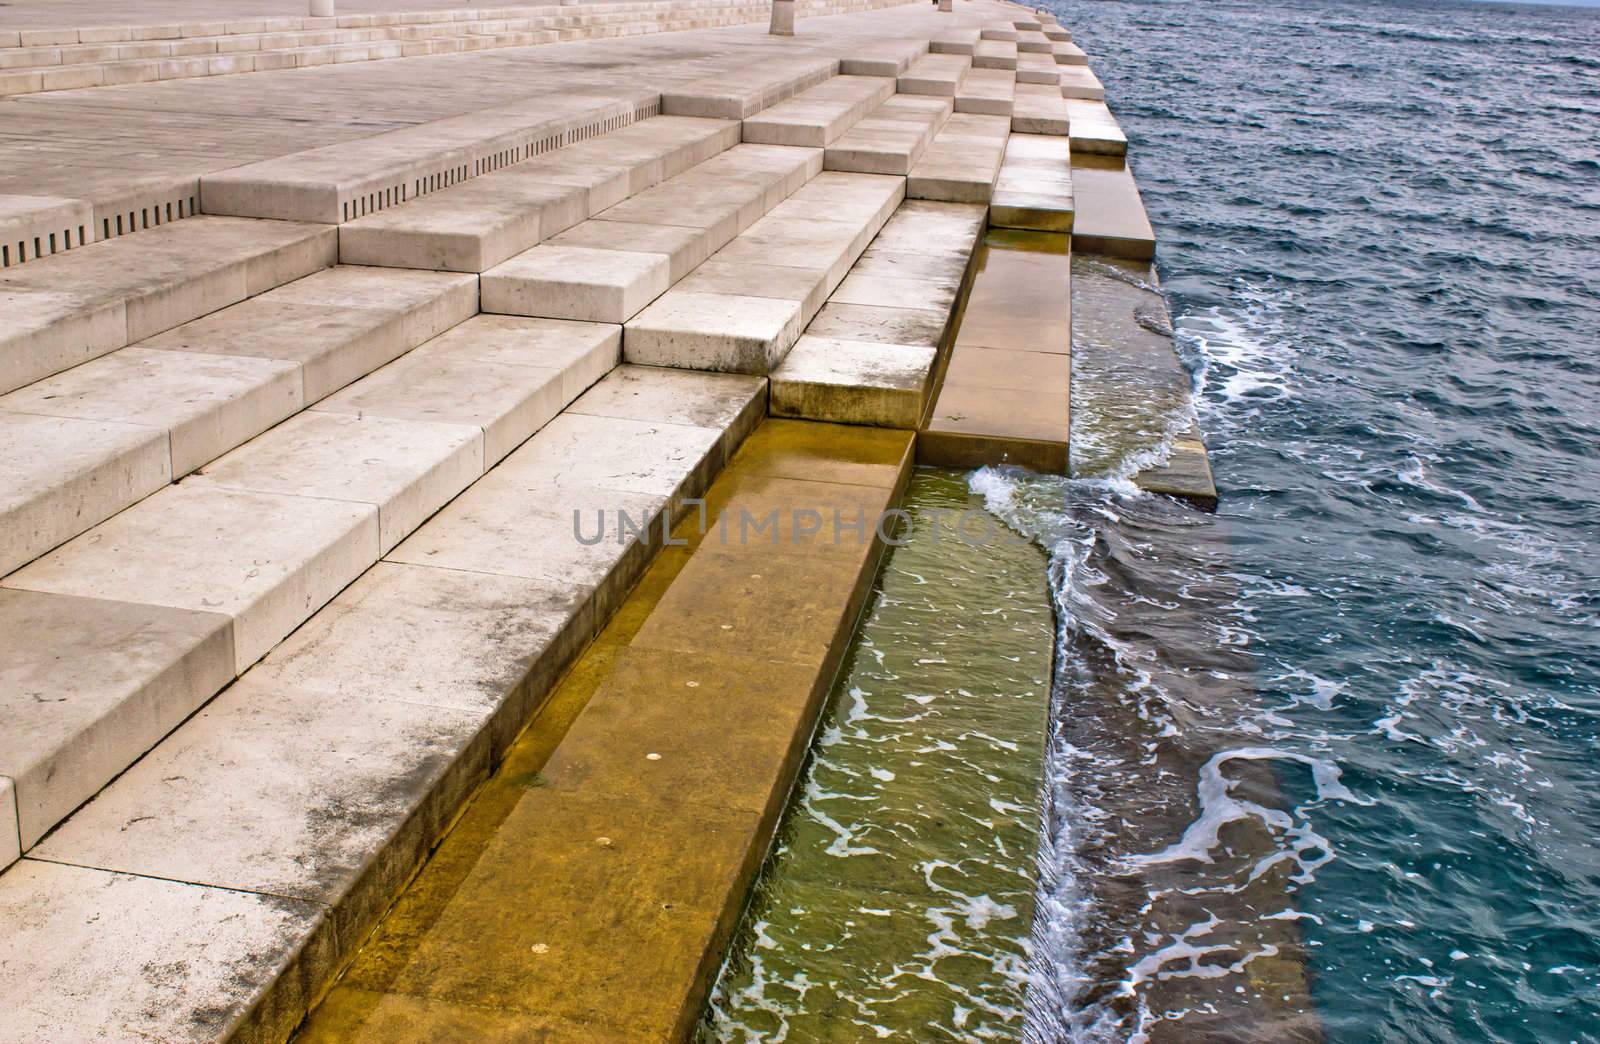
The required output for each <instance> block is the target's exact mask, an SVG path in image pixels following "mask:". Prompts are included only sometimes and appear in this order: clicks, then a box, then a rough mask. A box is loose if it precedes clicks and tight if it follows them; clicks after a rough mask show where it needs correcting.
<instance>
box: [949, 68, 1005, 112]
mask: <svg viewBox="0 0 1600 1044" xmlns="http://www.w3.org/2000/svg"><path fill="white" fill-rule="evenodd" d="M1016 82H1017V75H1016V73H1015V72H1014V71H1012V70H1009V69H974V70H972V71H971V72H969V73H967V78H966V79H965V80H963V81H961V89H960V90H959V91H957V92H956V111H957V112H970V113H976V114H979V115H983V116H1010V115H1011V110H1012V108H1013V106H1014V104H1015V102H1014V98H1015V94H1016Z"/></svg>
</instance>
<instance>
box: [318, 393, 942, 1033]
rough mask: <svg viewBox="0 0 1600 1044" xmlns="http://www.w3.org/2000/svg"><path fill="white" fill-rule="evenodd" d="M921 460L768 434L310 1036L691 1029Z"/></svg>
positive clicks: (882, 448)
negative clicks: (892, 519)
mask: <svg viewBox="0 0 1600 1044" xmlns="http://www.w3.org/2000/svg"><path fill="white" fill-rule="evenodd" d="M909 465H910V436H909V433H905V432H885V431H864V430H861V429H842V430H841V429H839V428H834V427H830V426H824V425H813V424H804V423H799V422H792V421H768V422H767V423H766V424H764V425H762V426H761V427H760V428H758V429H757V430H756V432H755V433H754V434H753V435H752V436H751V437H750V438H749V439H748V440H747V441H746V443H745V445H744V446H743V447H742V448H741V449H740V451H739V452H738V453H737V454H736V455H735V456H734V458H733V460H732V461H731V463H730V465H729V467H728V469H727V471H726V472H724V474H723V475H722V476H721V477H720V478H719V479H718V480H717V482H716V483H714V484H713V485H712V487H711V489H710V491H709V492H708V494H707V497H706V500H707V506H706V516H705V517H706V524H705V526H704V527H703V529H702V527H701V526H700V525H699V524H698V522H697V520H696V519H694V518H693V517H691V518H690V519H689V520H686V522H685V524H684V525H683V526H682V527H680V531H679V533H680V536H681V538H682V539H684V540H685V541H686V542H687V544H686V546H682V547H675V548H670V549H667V550H665V551H664V552H663V554H662V555H661V557H660V558H659V559H658V560H657V561H656V563H655V564H654V565H653V566H652V567H651V568H650V570H649V571H647V572H646V574H645V575H644V577H643V579H642V580H641V582H640V584H639V587H638V588H637V589H636V590H635V592H634V593H633V594H632V595H631V596H630V598H629V599H628V600H627V602H626V603H625V604H624V605H623V606H622V608H621V610H620V611H619V612H618V614H617V616H616V618H615V619H614V620H613V622H612V623H611V624H610V626H609V627H607V629H606V630H605V631H604V632H603V633H602V634H601V635H600V637H599V639H598V641H597V642H596V644H595V645H594V646H593V647H592V648H591V650H590V651H589V652H588V653H587V654H586V655H585V656H584V658H583V659H582V660H581V661H580V662H579V663H578V664H577V665H576V666H575V668H574V670H573V671H572V673H571V674H570V675H568V677H567V679H566V680H565V681H564V682H563V684H562V686H561V687H560V688H559V689H558V690H557V691H556V693H555V694H554V696H553V697H552V699H551V701H550V703H549V705H548V709H547V711H546V712H545V714H543V715H541V717H540V718H539V720H538V721H536V722H535V723H534V725H533V727H532V728H531V729H530V730H529V731H528V733H527V734H525V736H524V737H523V738H522V739H520V740H519V741H518V743H517V744H516V746H515V747H514V748H513V749H512V751H511V752H510V754H509V755H508V757H507V759H506V765H505V768H504V769H503V770H502V771H501V772H500V773H498V774H497V775H496V776H495V777H494V778H492V779H491V780H490V782H489V784H488V785H487V786H486V787H485V788H484V790H483V792H482V795H481V796H480V797H479V798H478V799H477V800H476V801H475V802H474V804H473V805H472V806H470V807H469V808H468V809H467V811H466V813H465V814H464V816H463V817H462V819H461V822H460V824H459V825H458V826H457V827H456V829H455V830H453V831H452V833H451V834H450V836H449V837H448V838H447V839H446V840H445V842H444V843H443V844H442V845H441V846H440V848H439V851H438V853H437V854H436V855H435V857H434V859H433V860H432V862H431V863H430V864H429V865H428V867H427V868H426V869H425V870H424V871H423V873H422V874H421V875H420V876H419V877H418V879H417V881H416V883H415V884H414V885H413V886H412V887H411V888H410V889H409V890H408V891H407V893H406V894H405V895H404V896H403V897H402V898H401V900H400V902H399V903H398V904H397V905H396V906H395V908H394V911H393V913H392V914H391V915H390V916H389V917H388V918H387V920H386V921H385V922H384V924H383V925H382V926H381V927H380V928H379V930H378V932H377V934H376V935H375V937H374V939H373V942H372V944H371V945H369V946H367V947H366V948H365V949H364V951H363V953H362V955H361V956H360V957H359V958H358V959H357V961H356V962H355V964H354V965H353V967H352V968H351V970H350V971H349V973H348V974H347V975H346V976H345V977H344V979H343V980H342V982H341V983H340V985H339V986H338V987H337V988H335V989H334V990H333V991H332V992H331V993H330V994H329V995H328V999H327V1000H326V1002H324V1004H323V1005H322V1006H321V1007H320V1008H319V1009H318V1011H317V1012H316V1013H314V1014H313V1016H312V1018H311V1019H310V1021H309V1022H308V1024H307V1026H306V1029H305V1031H304V1033H303V1034H302V1037H301V1039H302V1040H304V1041H308V1042H315V1041H323V1040H340V1041H367V1040H371V1041H378V1040H390V1039H393V1038H394V1036H395V1035H396V1034H397V1033H399V1034H403V1035H412V1036H423V1037H434V1036H439V1035H441V1034H443V1035H448V1034H449V1033H450V1032H460V1029H461V1027H469V1028H470V1031H471V1032H472V1033H474V1034H481V1033H493V1034H499V1035H501V1036H504V1037H505V1038H507V1039H528V1038H536V1037H539V1036H541V1035H544V1036H546V1037H549V1038H552V1039H586V1040H595V1039H619V1040H667V1039H682V1038H683V1037H685V1036H686V1035H687V1033H688V1031H689V1030H690V1028H691V1027H692V1024H693V1022H694V1020H695V1019H697V1018H698V1016H699V1014H700V1008H701V1003H702V1000H703V998H704V996H705V992H706V989H707V987H708V986H709V983H710V979H711V977H712V976H713V975H714V974H715V972H716V968H717V965H718V964H719V963H720V961H721V958H722V952H723V946H724V944H725V942H726V939H727V937H728V934H729V931H730V929H731V927H732V922H733V919H734V917H735V916H736V913H737V910H738V909H739V907H740V905H741V904H742V903H743V901H744V897H745V893H746V890H747V888H748V886H749V882H750V880H751V876H752V875H753V873H754V872H755V869H756V867H757V865H758V864H759V862H760V860H761V857H762V855H763V853H764V852H765V849H766V845H767V843H768V840H769V838H770V837H771V834H772V831H773V829H774V827H775V825H776V821H777V817H778V814H779V812H780V810H781V808H782V805H783V802H784V800H785V798H786V797H787V795H788V792H789V787H790V784H791V782H792V780H793V778H794V775H795V774H796V772H797V771H798V769H799V764H800V760H801V758H802V757H803V755H804V752H805V748H806V745H807V742H808V740H809V737H810V734H811V728H812V725H813V723H814V721H815V716H816V713H817V711H818V709H819V706H820V702H821V699H822V697H823V695H824V693H825V692H826V690H827V687H828V685H829V683H830V682H831V680H832V677H833V675H834V673H835V671H836V669H837V666H838V663H839V659H840V656H841V654H842V652H843V649H844V646H845V643H846V642H847V641H848V638H849V634H850V631H851V629H852V627H853V624H854V621H855V618H856V615H857V612H858V610H859V607H860V605H861V604H862V601H863V599H864V597H865V594H866V589H867V587H868V584H869V582H870V580H871V577H872V574H873V570H874V565H875V562H876V559H877V554H878V548H879V546H880V542H879V539H878V537H877V535H876V528H877V520H878V517H879V514H880V512H882V511H884V510H885V509H887V508H888V507H890V506H892V505H893V504H895V503H896V502H897V500H898V497H899V492H900V490H901V488H902V486H903V483H904V480H905V478H906V476H907V475H908V473H909ZM835 511H837V512H838V513H839V515H840V517H841V519H842V520H843V521H844V523H845V525H844V526H843V527H842V528H840V529H839V530H838V531H837V532H836V531H835V528H834V524H833V513H834V512H835ZM811 512H815V513H816V514H817V515H818V516H820V517H822V518H823V519H824V520H825V526H824V527H823V528H821V529H820V530H819V529H813V528H812V527H811V518H812V515H811V514H810V513H811ZM769 517H771V518H772V519H773V520H774V521H773V522H772V523H771V525H770V528H769V529H767V530H764V531H762V532H761V533H760V534H758V535H757V536H755V537H753V538H752V537H749V536H748V535H746V536H743V537H741V533H746V534H747V533H748V529H747V527H746V526H745V525H744V522H743V520H746V519H752V520H762V521H764V520H766V519H767V518H769ZM858 519H859V520H860V521H861V522H862V523H864V524H862V525H860V526H858V525H857V524H856V522H857V520H858ZM708 708H715V713H712V712H710V710H708ZM530 784H532V785H530ZM512 897H515V898H514V899H513V898H512ZM619 937H620V938H624V939H626V940H628V943H627V945H622V946H619V945H617V940H618V938H619ZM621 983H626V984H627V987H626V988H625V989H623V988H620V987H619V984H621Z"/></svg>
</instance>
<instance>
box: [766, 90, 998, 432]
mask: <svg viewBox="0 0 1600 1044" xmlns="http://www.w3.org/2000/svg"><path fill="white" fill-rule="evenodd" d="M972 118H974V119H991V120H992V119H994V118H995V117H972ZM952 122H954V121H952ZM984 220H985V216H984V208H983V207H982V206H977V205H972V204H958V203H938V202H924V201H911V200H908V201H907V202H906V203H904V204H903V205H902V206H901V207H900V208H899V209H898V210H896V211H895V213H894V216H893V217H891V218H890V219H889V221H888V223H887V224H885V225H884V227H883V231H882V232H880V233H878V236H877V238H876V239H874V240H873V242H872V245H871V246H869V247H868V248H867V250H866V251H865V252H864V253H863V254H862V255H861V258H860V260H858V261H857V262H856V263H855V265H854V266H853V267H852V268H851V270H850V274H849V276H848V277H846V278H845V280H844V282H842V283H841V284H839V288H838V289H837V290H835V291H834V292H833V295H832V296H831V297H830V298H829V300H828V303H827V304H826V305H825V306H824V307H823V308H822V310H821V311H820V312H819V313H818V315H817V318H816V320H815V321H813V322H812V323H811V325H810V327H809V328H808V329H807V331H806V333H805V334H804V335H803V336H802V337H801V338H800V339H799V341H797V342H796V343H795V346H794V349H793V350H792V351H790V352H789V354H788V356H787V357H786V358H785V359H784V360H783V362H782V363H781V364H780V365H779V366H778V367H777V369H775V370H773V371H772V389H771V410H772V413H773V414H774V415H776V416H784V417H803V418H807V419H811V420H827V421H835V422H838V423H844V424H870V425H876V426H879V427H890V428H908V429H909V428H915V427H917V426H918V425H919V424H920V423H921V420H922V416H923V413H924V412H925V410H926V407H927V398H928V394H929V392H930V390H931V387H930V385H931V376H932V372H933V368H934V365H935V363H936V361H937V358H938V354H939V349H940V347H941V345H942V343H943V340H944V337H945V333H946V328H947V326H948V324H949V322H950V320H951V313H952V310H953V309H954V307H955V303H956V298H957V296H958V295H959V294H960V290H961V284H962V279H963V276H964V275H965V273H966V270H967V262H968V259H969V258H970V257H971V255H972V251H973V248H974V246H975V245H976V244H977V241H978V237H979V236H981V235H982V234H983V228H984Z"/></svg>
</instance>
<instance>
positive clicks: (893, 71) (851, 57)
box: [839, 40, 928, 78]
mask: <svg viewBox="0 0 1600 1044" xmlns="http://www.w3.org/2000/svg"><path fill="white" fill-rule="evenodd" d="M927 53H928V44H927V43H926V42H925V41H923V40H880V41H876V42H873V43H870V44H862V45H860V46H857V47H854V48H852V49H851V50H849V51H847V52H846V53H845V54H843V55H842V56H841V57H840V58H839V75H841V76H888V77H890V78H893V77H896V76H899V75H900V74H901V73H903V72H905V71H906V70H907V69H909V68H910V67H911V64H912V63H913V62H915V61H916V60H917V59H918V58H921V57H922V56H923V55H925V54H927Z"/></svg>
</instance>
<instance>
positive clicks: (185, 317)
mask: <svg viewBox="0 0 1600 1044" xmlns="http://www.w3.org/2000/svg"><path fill="white" fill-rule="evenodd" d="M336 250H337V241H336V236H335V233H334V231H333V229H330V228H321V227H318V226H315V225H305V224H296V223H290V222H281V221H240V220H237V219H231V218H190V219H188V220H186V221H179V222H176V223H173V224H168V225H163V226H161V227H160V228H155V229H150V230H147V231H144V232H142V233H140V234H139V235H137V236H129V237H125V238H118V239H114V240H111V241H109V242H104V243H91V244H89V245H88V246H86V247H83V248H82V249H78V250H72V251H69V252H67V253H62V254H55V255H52V256H50V257H45V258H41V259H39V260H37V261H30V262H28V263H27V264H26V265H22V266H19V267H14V268H9V269H6V270H5V271H4V272H0V394H3V393H5V392H9V391H12V390H14V389H17V388H20V387H22V386H23V385H26V384H30V383H32V382H34V381H37V380H40V379H41V378H44V377H48V376H50V375H51V374H53V373H59V372H60V371H62V370H65V369H67V368H68V367H72V366H76V365H78V364H79V363H83V362H87V361H88V360H90V359H93V358H95V357H97V356H100V355H104V354H106V353H107V352H110V351H114V350H116V349H118V348H121V347H122V346H123V345H126V344H131V343H133V342H134V341H140V340H143V339H144V338H146V337H150V336H152V335H153V334H157V333H160V332H161V331H163V330H167V329H170V328H172V327H174V326H177V325H178V324H180V323H185V322H188V321H189V320H191V319H195V318H198V317H199V316H202V315H206V314H208V313H210V312H214V311H217V310H218V309H220V308H226V307H227V306H228V305H231V304H234V303H235V302H238V301H242V300H244V299H245V298H247V297H250V296H252V295H255V294H259V293H262V292H263V291H266V290H270V289H272V288H273V287H275V286H279V285H281V284H283V283H287V282H289V281H290V280H293V279H298V278H300V277H301V276H304V275H309V274H310V273H312V272H315V271H316V270H318V269H319V268H326V267H327V266H329V265H331V264H333V262H334V257H335V252H336Z"/></svg>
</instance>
